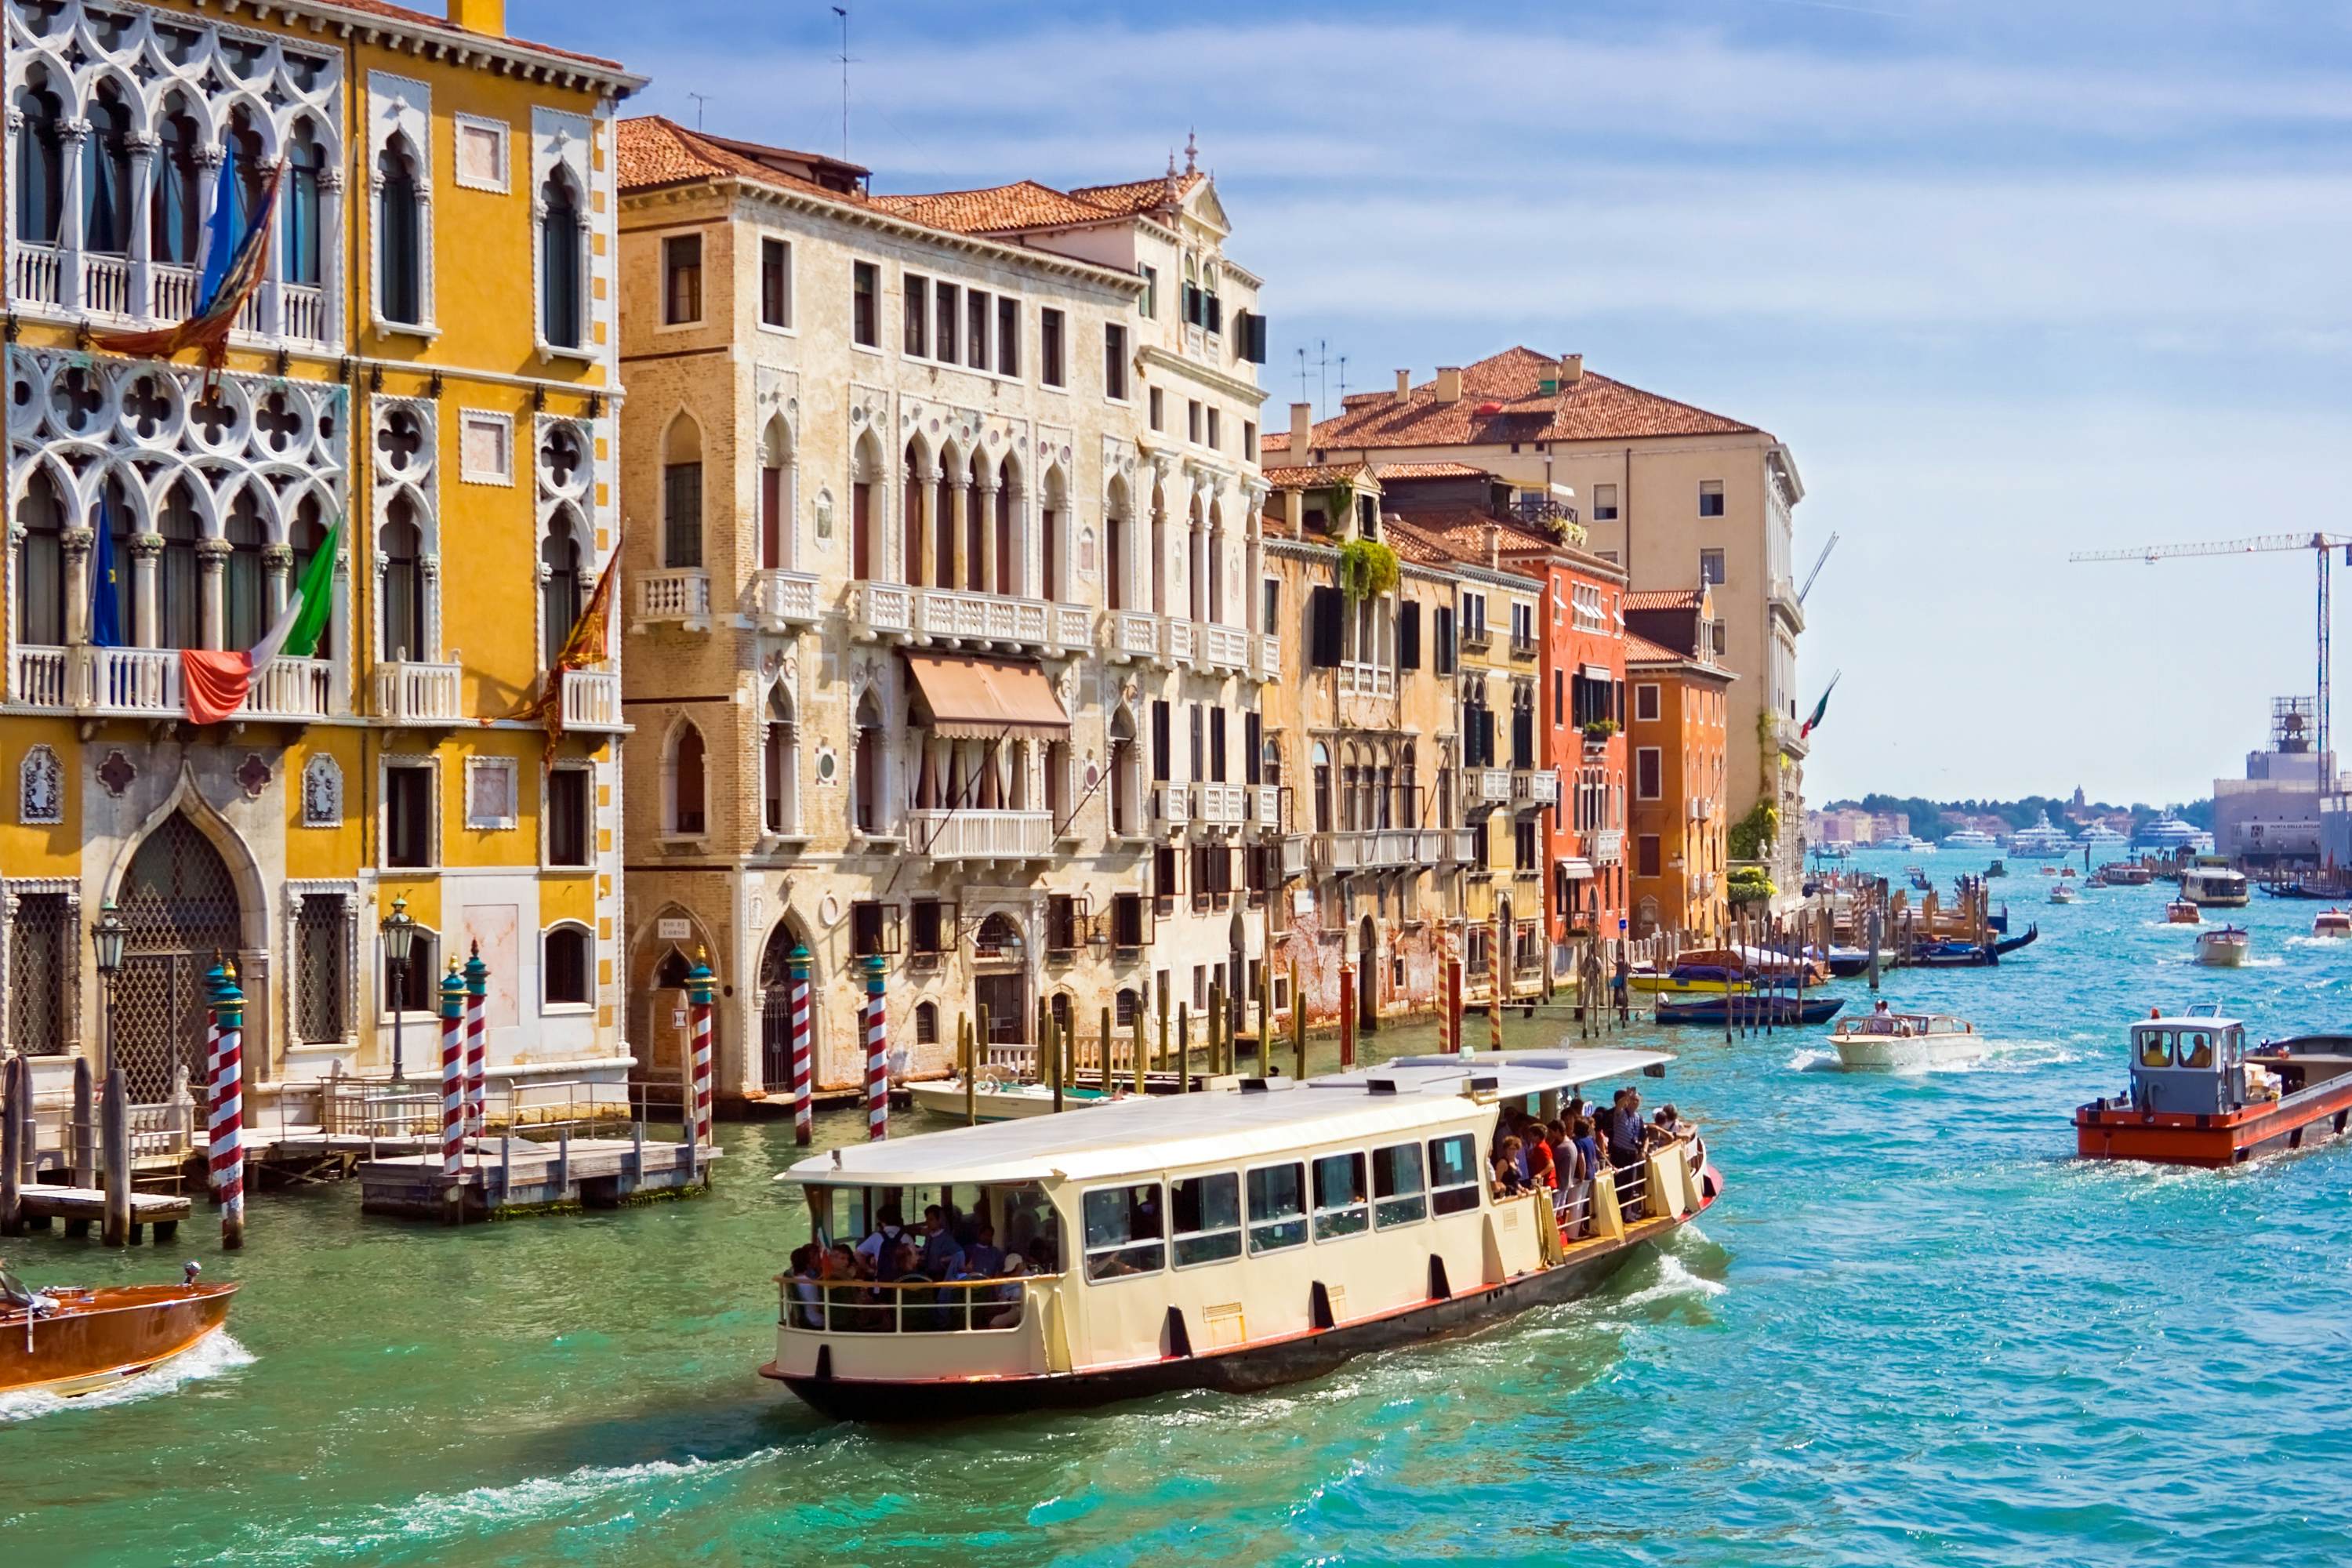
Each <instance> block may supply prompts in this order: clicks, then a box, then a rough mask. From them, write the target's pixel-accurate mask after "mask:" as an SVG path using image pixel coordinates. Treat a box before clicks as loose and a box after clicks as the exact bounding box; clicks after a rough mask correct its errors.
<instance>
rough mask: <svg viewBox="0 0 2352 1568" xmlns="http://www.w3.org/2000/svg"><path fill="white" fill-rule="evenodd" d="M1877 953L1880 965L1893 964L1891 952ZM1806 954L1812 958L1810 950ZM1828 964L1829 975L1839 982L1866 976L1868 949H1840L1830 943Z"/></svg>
mask: <svg viewBox="0 0 2352 1568" xmlns="http://www.w3.org/2000/svg"><path fill="white" fill-rule="evenodd" d="M1879 952H1880V953H1881V954H1882V957H1881V959H1880V962H1881V963H1888V964H1892V963H1894V962H1895V955H1894V954H1893V953H1892V952H1887V951H1886V950H1885V949H1884V948H1881V949H1880V950H1879ZM1806 954H1807V956H1808V957H1811V956H1812V951H1811V949H1807V950H1806ZM1828 962H1829V966H1830V973H1831V974H1832V976H1833V977H1834V978H1836V979H1839V980H1851V979H1853V977H1854V976H1855V975H1857V974H1866V973H1869V972H1870V949H1868V948H1866V947H1841V946H1839V945H1837V944H1836V943H1834V942H1832V944H1831V945H1830V951H1829V954H1828Z"/></svg>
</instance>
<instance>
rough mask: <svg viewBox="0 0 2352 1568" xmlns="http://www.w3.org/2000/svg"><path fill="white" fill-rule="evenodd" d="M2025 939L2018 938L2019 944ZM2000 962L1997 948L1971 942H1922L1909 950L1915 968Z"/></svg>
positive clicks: (1973, 966)
mask: <svg viewBox="0 0 2352 1568" xmlns="http://www.w3.org/2000/svg"><path fill="white" fill-rule="evenodd" d="M2026 940H2027V939H2025V938H2020V939H2019V945H2020V946H2023V945H2024V942H2025V941H2026ZM1991 963H2000V952H1998V951H1997V950H1995V949H1993V948H1990V947H1980V946H1979V945H1978V944H1977V943H1975V942H1920V943H1918V944H1917V945H1916V946H1915V947H1913V948H1912V950H1911V965H1912V967H1913V968H1915V969H1981V968H1983V967H1984V966H1985V965H1987V964H1991Z"/></svg>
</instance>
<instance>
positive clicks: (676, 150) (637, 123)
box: [613, 114, 865, 205]
mask: <svg viewBox="0 0 2352 1568" xmlns="http://www.w3.org/2000/svg"><path fill="white" fill-rule="evenodd" d="M613 144H614V150H615V157H616V161H617V163H618V164H619V174H620V183H621V188H622V189H623V190H625V191H627V190H635V189H639V188H642V187H645V186H648V185H668V184H677V183H678V182H679V181H681V180H708V179H724V178H740V179H747V180H759V181H762V182H765V183H766V184H772V185H778V186H781V187H782V188H784V189H786V190H795V191H806V192H809V193H811V194H813V195H821V196H825V197H827V198H829V199H831V200H834V201H838V202H850V203H853V204H856V205H865V198H863V197H862V196H859V195H856V194H855V193H853V192H844V191H836V190H833V189H830V188H828V187H826V186H824V185H821V184H817V183H816V182H815V181H814V180H803V179H801V178H799V177H798V176H796V175H793V174H787V173H785V172H784V171H783V170H782V169H779V168H777V167H775V166H774V165H773V164H772V163H762V162H761V161H760V160H759V159H757V158H753V157H751V156H749V155H747V154H746V153H740V152H738V151H736V150H735V148H733V147H730V146H728V145H727V144H725V143H724V142H719V141H718V140H716V139H714V138H712V137H709V136H701V135H698V134H696V133H695V132H691V131H688V129H687V128H686V127H685V126H683V125H680V124H678V123H677V121H674V120H667V119H665V118H663V117H662V116H660V115H658V114H646V115H639V116H637V117H636V118H635V119H631V120H624V121H621V122H620V123H619V124H618V125H617V126H615V127H614V132H613ZM777 151H779V152H781V151H782V149H777ZM809 156H814V154H809Z"/></svg>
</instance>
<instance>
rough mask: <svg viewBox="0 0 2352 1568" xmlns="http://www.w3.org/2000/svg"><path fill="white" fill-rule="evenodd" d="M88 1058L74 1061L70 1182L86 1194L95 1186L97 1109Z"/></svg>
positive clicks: (96, 1170) (96, 1179)
mask: <svg viewBox="0 0 2352 1568" xmlns="http://www.w3.org/2000/svg"><path fill="white" fill-rule="evenodd" d="M91 1090H92V1086H91V1083H90V1079H89V1058H88V1057H76V1058H74V1090H73V1094H74V1103H73V1183H74V1185H75V1186H77V1187H79V1188H81V1189H82V1190H83V1191H85V1192H87V1191H89V1189H90V1188H92V1187H95V1186H96V1185H98V1121H97V1107H96V1104H95V1103H94V1096H93V1094H92V1092H91Z"/></svg>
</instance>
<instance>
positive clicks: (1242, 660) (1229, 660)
mask: <svg viewBox="0 0 2352 1568" xmlns="http://www.w3.org/2000/svg"><path fill="white" fill-rule="evenodd" d="M1198 631H1199V634H1200V635H1199V645H1200V649H1201V663H1202V667H1203V668H1209V669H1246V668H1249V662H1250V635H1249V633H1247V632H1245V631H1244V630H1242V628H1241V627H1239V626H1219V625H1216V624H1215V623H1210V624H1208V625H1204V626H1201V627H1199V628H1198Z"/></svg>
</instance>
